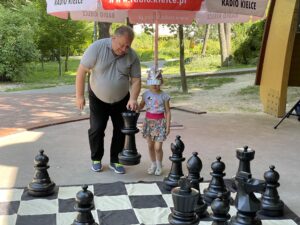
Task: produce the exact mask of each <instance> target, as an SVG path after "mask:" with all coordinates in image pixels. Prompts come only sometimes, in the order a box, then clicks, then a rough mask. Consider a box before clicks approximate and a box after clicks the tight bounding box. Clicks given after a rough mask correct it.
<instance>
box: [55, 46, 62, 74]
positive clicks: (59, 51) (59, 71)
mask: <svg viewBox="0 0 300 225" xmlns="http://www.w3.org/2000/svg"><path fill="white" fill-rule="evenodd" d="M60 56H61V47H59V49H58V51H57V54H56V59H57V62H58V77H59V78H61V77H62V69H61V57H60Z"/></svg>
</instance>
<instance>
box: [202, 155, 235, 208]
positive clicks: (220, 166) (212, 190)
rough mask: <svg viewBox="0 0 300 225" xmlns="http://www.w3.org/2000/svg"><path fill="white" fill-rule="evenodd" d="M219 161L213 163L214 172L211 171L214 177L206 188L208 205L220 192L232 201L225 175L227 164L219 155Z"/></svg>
mask: <svg viewBox="0 0 300 225" xmlns="http://www.w3.org/2000/svg"><path fill="white" fill-rule="evenodd" d="M216 159H217V161H215V162H213V163H212V164H211V169H212V172H211V173H210V174H211V176H212V178H211V181H210V183H209V185H208V188H206V189H204V191H203V192H204V196H203V198H204V201H205V203H206V204H207V205H210V204H211V203H212V201H213V200H214V199H215V198H217V197H218V194H219V193H220V194H221V195H222V196H223V198H224V199H226V200H228V201H230V191H228V190H227V187H226V185H225V182H224V180H223V177H224V176H225V175H226V174H225V173H224V170H225V164H224V163H223V162H222V161H221V157H220V156H218V157H217V158H216Z"/></svg>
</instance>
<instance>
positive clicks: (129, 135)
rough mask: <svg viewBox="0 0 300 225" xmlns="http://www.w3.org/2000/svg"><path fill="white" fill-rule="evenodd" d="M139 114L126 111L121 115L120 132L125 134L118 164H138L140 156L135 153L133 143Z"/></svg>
mask: <svg viewBox="0 0 300 225" xmlns="http://www.w3.org/2000/svg"><path fill="white" fill-rule="evenodd" d="M139 115H140V114H139V113H137V112H134V111H126V112H123V113H122V117H123V120H124V128H123V129H122V130H121V131H122V133H123V134H125V143H124V148H123V150H122V152H121V153H119V156H118V157H119V162H120V163H122V164H124V165H128V166H132V165H137V164H139V163H140V160H141V154H139V153H138V152H137V149H136V143H135V134H136V133H138V132H139V129H138V128H137V120H138V118H139Z"/></svg>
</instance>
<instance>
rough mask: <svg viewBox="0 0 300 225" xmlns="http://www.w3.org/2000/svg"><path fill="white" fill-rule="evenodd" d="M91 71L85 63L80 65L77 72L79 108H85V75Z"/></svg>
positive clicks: (77, 101)
mask: <svg viewBox="0 0 300 225" xmlns="http://www.w3.org/2000/svg"><path fill="white" fill-rule="evenodd" d="M88 72H89V69H87V68H85V67H84V66H83V65H81V64H80V65H79V66H78V69H77V73H76V106H77V108H78V109H80V110H83V108H84V106H85V98H84V88H85V76H86V74H87V73H88Z"/></svg>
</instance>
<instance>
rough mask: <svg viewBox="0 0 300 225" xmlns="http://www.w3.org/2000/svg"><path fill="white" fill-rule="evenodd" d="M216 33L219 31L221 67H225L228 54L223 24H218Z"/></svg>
mask: <svg viewBox="0 0 300 225" xmlns="http://www.w3.org/2000/svg"><path fill="white" fill-rule="evenodd" d="M218 31H219V41H220V50H221V66H225V65H226V61H227V58H228V54H227V46H226V37H225V29H224V23H219V24H218Z"/></svg>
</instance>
